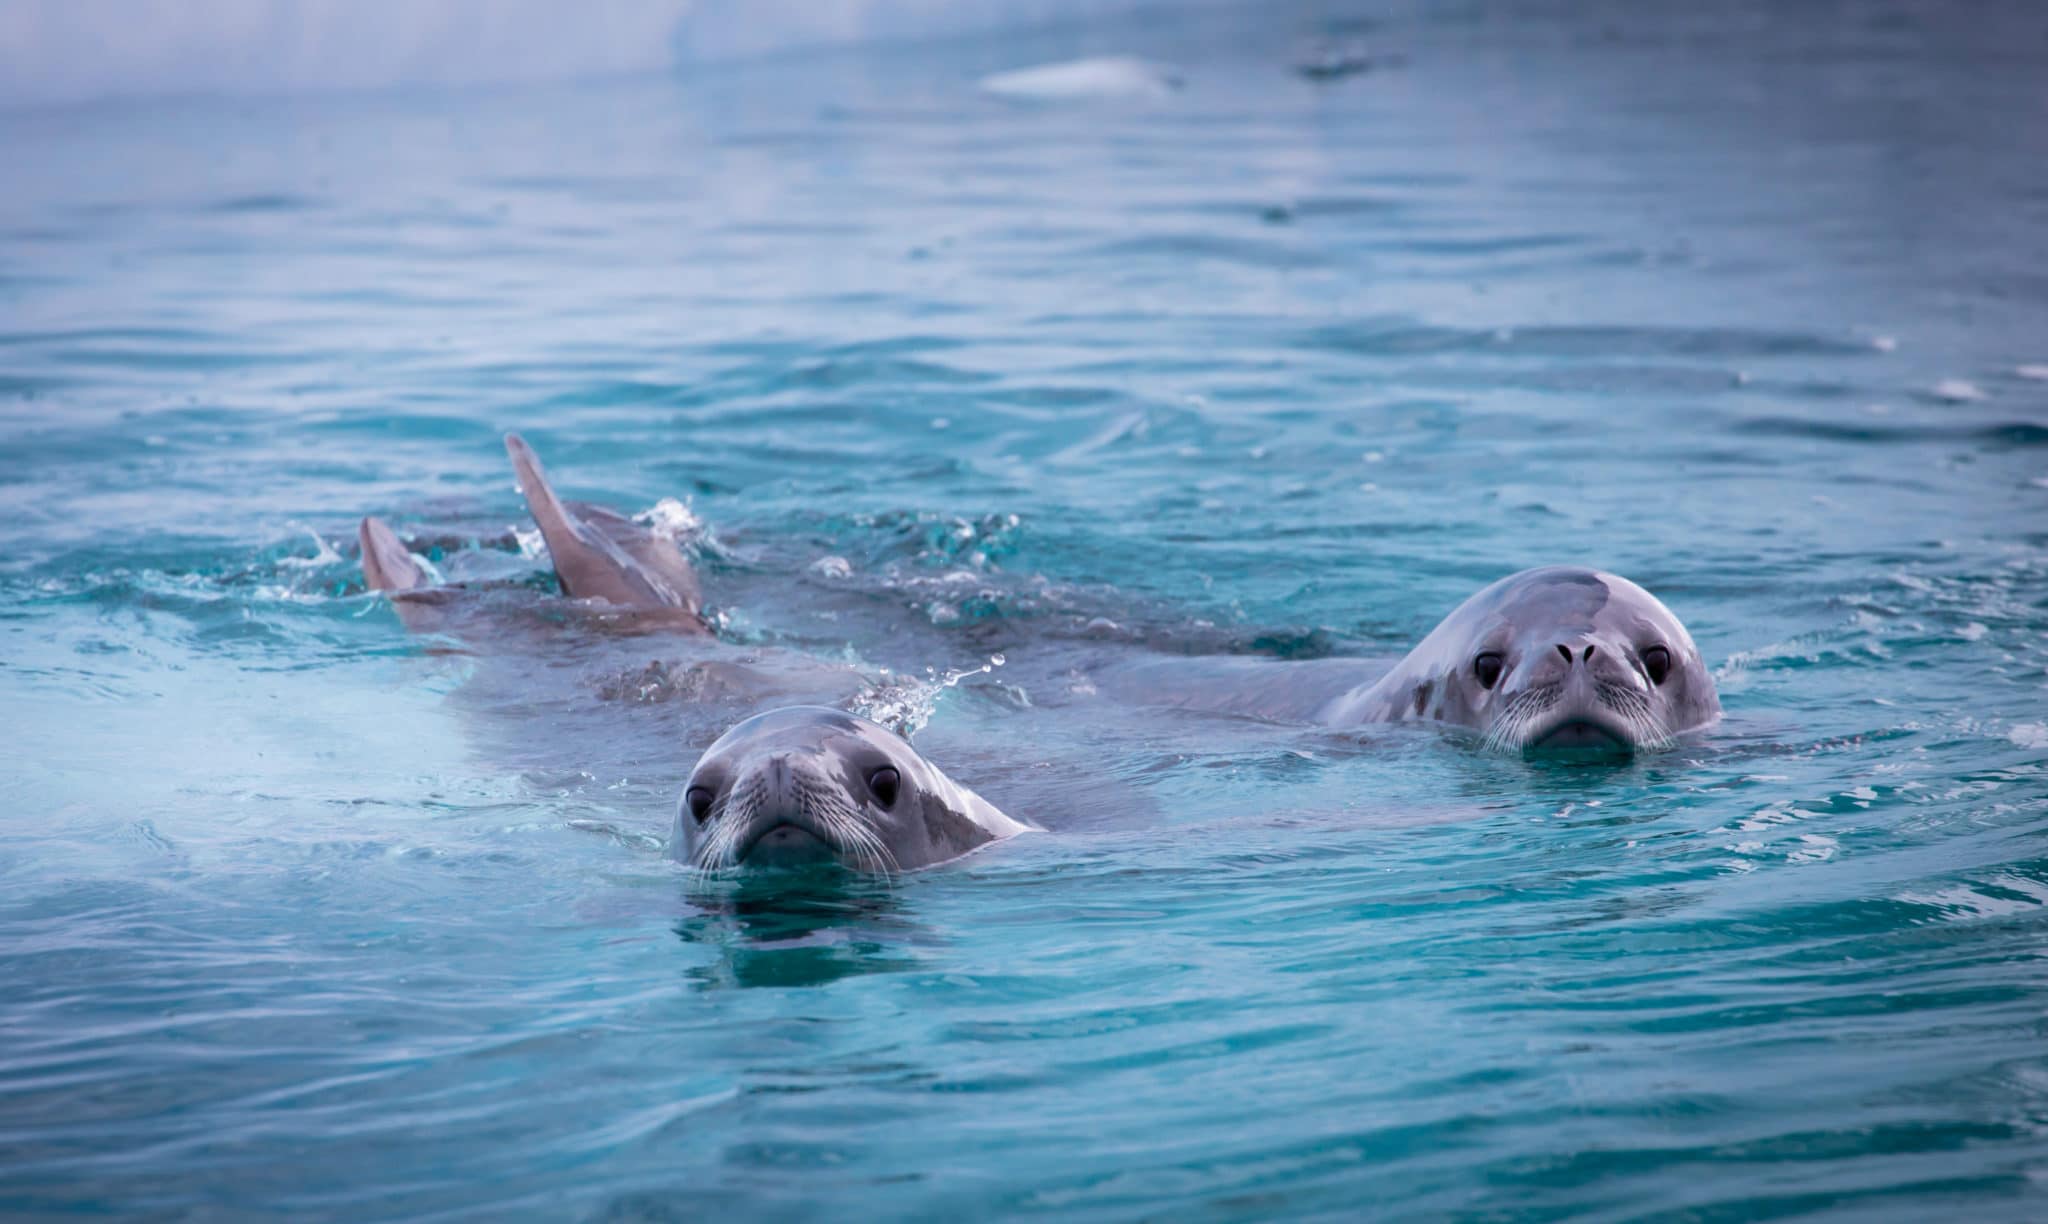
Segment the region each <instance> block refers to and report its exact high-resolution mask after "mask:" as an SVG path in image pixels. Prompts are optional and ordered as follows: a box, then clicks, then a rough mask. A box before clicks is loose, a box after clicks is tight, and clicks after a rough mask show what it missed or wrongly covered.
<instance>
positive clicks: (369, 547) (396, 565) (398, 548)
mask: <svg viewBox="0 0 2048 1224" xmlns="http://www.w3.org/2000/svg"><path fill="white" fill-rule="evenodd" d="M356 535H357V536H358V537H360V538H361V540H362V542H363V580H364V581H366V582H368V583H369V584H370V589H372V590H376V591H410V590H413V589H415V588H417V587H423V586H425V585H427V571H426V570H425V569H424V568H422V567H421V565H420V563H419V562H418V561H417V560H416V559H414V557H413V555H412V553H411V552H409V551H407V549H406V547H405V545H404V544H403V543H401V542H400V541H399V539H398V535H397V533H396V532H394V531H392V530H391V528H390V527H389V526H387V525H386V524H385V522H384V520H383V519H380V518H376V517H371V518H366V519H364V520H363V525H362V527H361V528H360V529H359V530H358V531H357V532H356Z"/></svg>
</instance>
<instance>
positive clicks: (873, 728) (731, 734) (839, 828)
mask: <svg viewBox="0 0 2048 1224" xmlns="http://www.w3.org/2000/svg"><path fill="white" fill-rule="evenodd" d="M1027 827H1028V826H1026V825H1024V824H1022V823H1021V822H1019V821H1016V820H1012V819H1011V818H1010V817H1008V816H1005V815H1004V814H1003V813H1002V812H1001V811H998V810H997V809H996V807H995V805H993V804H991V803H989V802H988V801H987V800H985V799H983V798H981V796H979V795H977V794H975V793H974V792H973V791H971V790H969V789H967V788H966V787H964V786H962V785H960V784H959V783H957V782H955V781H953V780H952V779H951V778H949V777H947V776H946V775H945V774H944V773H942V772H941V771H940V770H939V768H938V767H937V766H936V765H933V764H932V763H931V762H929V761H927V760H925V759H924V757H922V756H920V755H919V754H918V752H917V750H916V749H914V748H912V747H911V746H910V745H909V744H908V743H906V742H904V740H903V739H902V738H901V737H900V736H898V735H896V734H895V733H894V732H891V731H890V730H888V729H887V728H885V727H883V726H881V725H879V724H877V723H873V722H869V721H868V720H867V719H865V718H860V717H857V716H855V715H852V714H848V713H846V712H845V711H844V710H835V709H831V708H829V707H825V706H790V707H787V708H784V709H780V710H771V711H769V712H768V713H765V714H757V715H755V716H754V717H752V718H749V719H747V720H746V721H745V722H742V723H740V724H738V725H737V726H735V727H733V728H732V729H731V730H730V731H727V732H726V733H725V734H724V735H722V736H720V737H719V739H718V742H716V743H714V744H712V745H711V747H710V748H709V749H707V750H706V751H705V753H704V756H703V758H702V759H700V760H699V761H698V762H697V768H696V769H695V770H694V771H693V772H692V773H691V774H690V781H689V785H687V786H686V787H684V789H683V798H682V803H681V805H680V808H679V810H678V811H677V813H676V830H675V837H674V839H673V843H672V848H673V852H674V853H675V855H676V856H677V857H678V858H680V859H682V860H683V861H685V862H687V863H690V864H691V865H692V866H695V867H700V868H703V869H705V870H709V871H718V870H724V869H727V868H732V867H741V866H748V867H800V866H806V865H811V864H824V863H838V864H839V865H841V866H843V867H847V868H850V869H852V870H855V871H864V872H875V873H880V874H893V873H895V872H898V871H909V870H913V869H916V868H919V867H929V866H931V865H932V864H934V863H942V862H945V861H946V860H948V859H953V858H958V857H959V856H960V855H963V854H965V853H967V852H968V851H970V850H973V849H975V848H977V847H979V846H983V845H986V844H988V843H989V842H992V841H997V840H1000V839H1002V838H1006V837H1009V836H1011V835H1013V834H1016V833H1021V832H1023V831H1024V830H1025V828H1027Z"/></svg>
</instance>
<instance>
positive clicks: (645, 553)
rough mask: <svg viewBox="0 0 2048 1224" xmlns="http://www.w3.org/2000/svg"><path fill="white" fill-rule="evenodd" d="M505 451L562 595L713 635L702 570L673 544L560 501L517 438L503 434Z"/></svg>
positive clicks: (605, 513)
mask: <svg viewBox="0 0 2048 1224" xmlns="http://www.w3.org/2000/svg"><path fill="white" fill-rule="evenodd" d="M505 452H506V454H508V455H510V456H511V457H512V470H513V472H514V473H515V474H517V476H518V477H519V491H520V493H521V494H523V495H524V496H525V498H526V506H527V509H528V510H530V511H532V513H533V520H534V522H535V523H537V524H539V526H540V534H541V538H542V539H543V540H545V541H547V546H548V557H549V559H550V560H552V561H553V562H554V565H555V575H556V577H558V578H560V579H561V580H562V589H563V590H565V591H567V592H568V593H569V594H570V595H571V596H574V597H575V598H577V599H602V600H604V601H605V602H607V603H610V604H614V605H617V606H618V607H621V608H630V609H637V610H643V611H645V610H673V611H674V612H675V613H676V614H677V616H676V619H677V621H678V623H679V624H680V625H681V626H682V627H684V628H689V629H694V630H695V631H697V632H700V633H704V632H709V631H710V630H709V626H707V625H706V624H705V623H704V619H703V617H702V615H701V614H700V612H699V609H700V607H701V606H702V603H703V599H702V596H701V595H700V594H699V588H698V585H697V573H696V571H695V570H694V569H692V568H691V567H690V562H689V560H688V558H686V557H684V556H683V552H682V549H680V548H677V547H676V544H675V541H674V540H671V539H668V538H667V537H665V536H659V535H656V534H655V533H654V532H652V531H649V530H648V529H647V528H645V527H642V526H641V525H640V524H638V523H635V522H633V521H632V520H631V519H629V518H625V517H623V516H621V515H618V514H615V513H613V512H612V511H610V510H606V509H604V508H603V507H601V506H591V505H585V504H583V503H581V502H565V501H563V500H562V499H561V498H559V497H557V496H555V491H554V489H553V488H552V487H551V486H550V485H549V484H548V478H547V473H546V472H544V471H542V470H541V466H540V456H538V455H536V454H534V453H533V448H532V447H530V446H528V445H527V444H526V441H525V439H523V438H521V437H520V436H519V435H518V434H506V435H505Z"/></svg>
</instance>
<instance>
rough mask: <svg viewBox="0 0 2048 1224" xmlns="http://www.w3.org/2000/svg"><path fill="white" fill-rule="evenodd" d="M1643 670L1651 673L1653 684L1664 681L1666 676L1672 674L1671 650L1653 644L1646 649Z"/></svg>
mask: <svg viewBox="0 0 2048 1224" xmlns="http://www.w3.org/2000/svg"><path fill="white" fill-rule="evenodd" d="M1643 670H1644V671H1646V672H1648V673H1650V683H1651V684H1662V683H1664V677H1666V676H1668V675H1670V674H1671V652H1670V651H1668V650H1666V649H1664V648H1663V647H1662V646H1652V647H1650V648H1649V649H1648V650H1645V651H1644V652H1643Z"/></svg>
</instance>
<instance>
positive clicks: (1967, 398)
mask: <svg viewBox="0 0 2048 1224" xmlns="http://www.w3.org/2000/svg"><path fill="white" fill-rule="evenodd" d="M1928 392H1929V394H1931V395H1933V396H1934V398H1936V399H1938V400H1946V401H1948V402H1949V403H1951V404H1971V403H1975V402H1977V401H1978V400H1983V399H1989V398H1990V396H1987V395H1985V394H1984V389H1983V388H1982V387H1979V386H1978V385H1977V384H1976V383H1973V382H1970V381H1968V380H1967V379H1961V378H1944V379H1942V380H1941V381H1940V382H1938V383H1936V384H1934V385H1933V386H1932V387H1930V388H1928Z"/></svg>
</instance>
